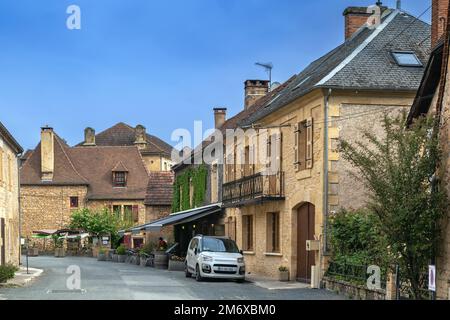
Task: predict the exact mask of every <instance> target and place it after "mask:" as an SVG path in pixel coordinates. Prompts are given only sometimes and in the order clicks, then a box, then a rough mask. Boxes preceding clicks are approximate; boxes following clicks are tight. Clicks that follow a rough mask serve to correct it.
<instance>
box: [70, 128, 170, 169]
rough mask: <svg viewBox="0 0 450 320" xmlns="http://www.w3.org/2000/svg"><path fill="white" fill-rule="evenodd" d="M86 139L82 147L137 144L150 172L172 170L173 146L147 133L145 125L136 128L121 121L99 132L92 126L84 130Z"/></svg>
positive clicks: (81, 144) (80, 144)
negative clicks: (96, 132)
mask: <svg viewBox="0 0 450 320" xmlns="http://www.w3.org/2000/svg"><path fill="white" fill-rule="evenodd" d="M84 137H85V138H84V141H83V142H81V143H79V144H78V146H80V147H82V146H83V147H92V146H99V147H105V146H109V147H112V146H116V147H118V146H129V147H131V146H137V147H138V149H139V151H140V153H141V155H142V159H143V160H144V163H145V165H146V167H147V170H148V171H149V172H160V171H166V172H168V171H170V170H171V169H170V168H171V166H172V165H173V163H172V160H171V158H172V150H173V147H172V146H171V145H169V144H168V143H166V142H164V141H163V140H161V139H160V138H158V137H156V136H154V135H150V134H148V133H147V130H146V128H145V127H144V126H143V125H137V126H136V127H135V128H133V127H131V126H129V125H127V124H125V123H123V122H120V123H118V124H116V125H114V126H112V127H111V128H108V129H106V130H104V131H102V132H100V133H99V134H97V135H96V134H95V130H94V129H92V128H86V129H85V130H84Z"/></svg>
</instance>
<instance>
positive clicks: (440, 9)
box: [431, 0, 449, 48]
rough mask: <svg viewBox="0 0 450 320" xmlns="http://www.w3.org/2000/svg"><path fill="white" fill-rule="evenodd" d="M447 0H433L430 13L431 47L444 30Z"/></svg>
mask: <svg viewBox="0 0 450 320" xmlns="http://www.w3.org/2000/svg"><path fill="white" fill-rule="evenodd" d="M448 3H449V0H433V1H432V8H433V9H432V13H431V47H432V48H434V47H435V46H436V44H437V43H438V42H439V39H440V38H441V37H442V35H443V34H444V31H445V24H446V19H447V10H448Z"/></svg>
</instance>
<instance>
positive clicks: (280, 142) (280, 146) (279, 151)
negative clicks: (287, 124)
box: [276, 131, 283, 172]
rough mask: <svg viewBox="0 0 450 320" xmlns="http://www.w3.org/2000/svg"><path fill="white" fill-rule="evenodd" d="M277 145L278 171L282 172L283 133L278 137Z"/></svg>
mask: <svg viewBox="0 0 450 320" xmlns="http://www.w3.org/2000/svg"><path fill="white" fill-rule="evenodd" d="M276 139H277V140H276V141H277V142H276V145H277V167H278V168H277V170H278V171H280V172H281V163H282V159H283V133H282V132H281V131H280V132H279V133H278V134H277V135H276Z"/></svg>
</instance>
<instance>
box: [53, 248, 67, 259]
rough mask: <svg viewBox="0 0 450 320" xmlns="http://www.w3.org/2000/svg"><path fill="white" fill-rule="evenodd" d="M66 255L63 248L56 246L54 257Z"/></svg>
mask: <svg viewBox="0 0 450 320" xmlns="http://www.w3.org/2000/svg"><path fill="white" fill-rule="evenodd" d="M65 256H66V251H65V250H64V248H56V249H55V257H56V258H64V257H65Z"/></svg>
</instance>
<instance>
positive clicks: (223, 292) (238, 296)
mask: <svg viewBox="0 0 450 320" xmlns="http://www.w3.org/2000/svg"><path fill="white" fill-rule="evenodd" d="M29 262H30V266H31V267H33V268H39V269H43V270H44V272H43V274H42V275H41V276H40V277H39V278H37V279H36V280H35V281H33V283H32V284H30V285H28V286H26V287H21V288H0V300H16V299H20V300H22V299H25V300H60V299H64V300H204V299H207V300H329V299H332V300H336V299H343V297H342V296H338V295H336V294H335V293H333V292H329V291H326V290H316V289H309V288H307V289H289V290H268V289H265V288H261V287H258V286H256V285H254V284H253V283H251V282H245V283H243V284H240V283H236V282H233V281H224V280H220V281H218V280H209V281H205V282H196V281H195V280H194V279H193V278H191V279H187V278H185V276H184V273H183V272H174V271H166V270H157V269H154V268H149V267H145V268H144V267H140V266H136V265H131V264H128V263H127V264H125V263H113V262H100V261H97V260H96V259H93V258H82V257H66V258H54V257H47V256H40V257H32V258H30V260H29ZM71 266H72V267H71ZM74 266H75V267H74ZM69 267H71V268H72V269H78V267H79V271H80V277H79V279H80V283H79V286H77V284H78V283H77V281H76V279H75V281H74V278H73V274H71V273H67V271H68V268H69ZM78 288H79V289H78Z"/></svg>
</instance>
